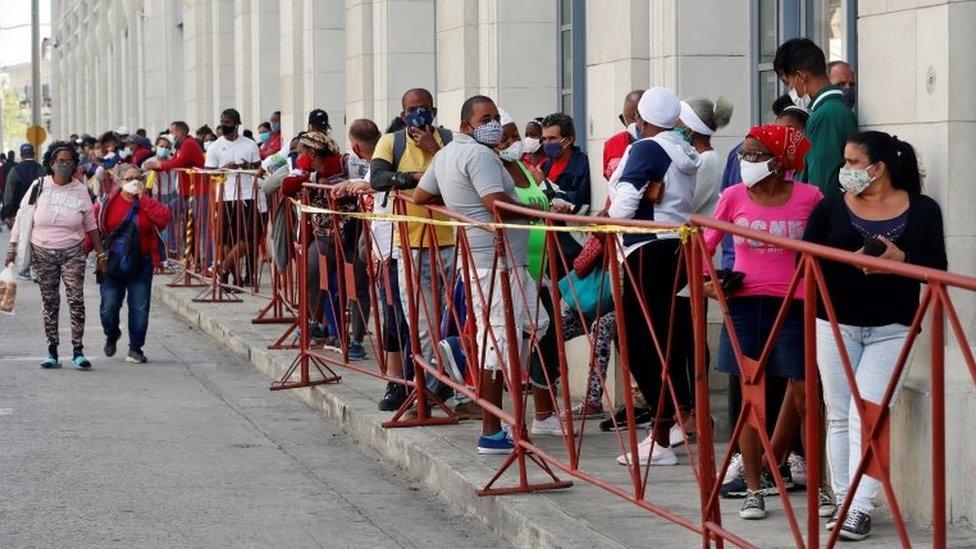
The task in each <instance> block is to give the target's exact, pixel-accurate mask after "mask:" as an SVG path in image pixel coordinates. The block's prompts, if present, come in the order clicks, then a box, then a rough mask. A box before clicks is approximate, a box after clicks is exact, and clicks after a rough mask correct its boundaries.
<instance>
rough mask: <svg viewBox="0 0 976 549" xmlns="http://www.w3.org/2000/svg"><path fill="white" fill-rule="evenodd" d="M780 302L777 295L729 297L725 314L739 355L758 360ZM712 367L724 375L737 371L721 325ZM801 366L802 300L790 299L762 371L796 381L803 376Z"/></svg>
mask: <svg viewBox="0 0 976 549" xmlns="http://www.w3.org/2000/svg"><path fill="white" fill-rule="evenodd" d="M782 304H783V298H780V297H765V296H748V297H734V298H731V299H729V316H730V317H731V318H732V325H733V326H735V333H736V336H737V337H738V338H739V346H740V347H741V349H742V354H744V355H745V356H747V357H750V358H753V359H756V360H759V357H760V355H761V354H762V352H763V348H764V347H765V345H766V340H767V339H768V338H769V333H770V332H771V331H772V329H773V324H774V323H775V322H776V315H777V313H779V308H780V306H781V305H782ZM716 368H717V370H718V371H719V372H723V373H726V374H738V373H739V364H738V362H737V361H736V360H735V353H734V352H733V351H732V344H731V342H730V340H729V334H728V331H727V329H726V327H725V325H724V324H723V325H722V333H721V335H720V336H719V342H718V365H717V366H716ZM803 368H804V367H803V302H802V301H799V300H793V302H792V303H791V304H790V307H789V309H788V310H787V313H786V320H785V321H784V322H783V327H782V328H780V331H779V334H778V335H777V337H776V342H775V343H774V345H773V350H772V353H771V354H770V357H769V362H767V363H766V370H765V371H766V373H767V374H769V375H775V376H780V377H785V378H789V379H796V380H800V379H803V371H804V370H803Z"/></svg>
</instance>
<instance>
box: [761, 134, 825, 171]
mask: <svg viewBox="0 0 976 549" xmlns="http://www.w3.org/2000/svg"><path fill="white" fill-rule="evenodd" d="M746 137H754V138H756V139H758V140H759V142H760V143H762V144H763V146H765V147H766V148H767V149H769V152H771V153H773V156H774V157H776V158H777V159H778V160H779V161H780V164H781V165H782V167H783V170H785V171H801V170H803V166H804V164H803V159H804V158H805V157H806V156H807V152H808V151H809V150H810V142H809V141H807V138H806V137H804V136H803V132H802V131H800V130H798V129H796V128H792V127H790V126H779V125H777V124H763V125H762V126H755V127H754V128H752V129H751V130H749V133H748V134H747V135H746Z"/></svg>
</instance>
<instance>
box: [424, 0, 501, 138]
mask: <svg viewBox="0 0 976 549" xmlns="http://www.w3.org/2000/svg"><path fill="white" fill-rule="evenodd" d="M482 3H483V4H492V9H491V12H492V14H494V12H495V10H494V3H495V2H494V1H493V0H490V1H486V2H482ZM479 14H480V8H479V2H478V0H438V2H437V90H436V94H437V106H438V108H439V109H440V115H439V116H440V122H441V124H443V125H444V126H447V127H449V128H454V129H456V128H457V126H458V122H459V114H460V111H461V104H462V103H464V100H465V99H467V98H468V97H471V96H472V95H475V94H478V93H481V81H482V78H481V76H482V74H481V65H482V63H485V64H487V63H488V62H489V59H487V58H483V57H482V56H481V51H479V43H480V29H479V26H478V18H479ZM492 44H493V46H497V43H495V42H494V41H493V42H492ZM486 53H487V52H486Z"/></svg>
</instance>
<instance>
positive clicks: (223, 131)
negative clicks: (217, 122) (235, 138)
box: [220, 125, 237, 135]
mask: <svg viewBox="0 0 976 549" xmlns="http://www.w3.org/2000/svg"><path fill="white" fill-rule="evenodd" d="M235 131H237V126H229V125H228V126H220V135H231V134H232V133H234V132H235Z"/></svg>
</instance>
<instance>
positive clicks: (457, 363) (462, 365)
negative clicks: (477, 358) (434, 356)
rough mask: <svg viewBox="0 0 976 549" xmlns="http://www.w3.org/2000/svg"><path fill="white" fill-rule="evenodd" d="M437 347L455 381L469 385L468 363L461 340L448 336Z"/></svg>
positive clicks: (446, 368)
mask: <svg viewBox="0 0 976 549" xmlns="http://www.w3.org/2000/svg"><path fill="white" fill-rule="evenodd" d="M437 346H438V347H439V348H440V351H441V357H442V358H443V359H444V361H445V362H446V364H445V370H447V373H448V374H449V375H450V376H451V377H452V378H454V381H457V382H458V383H465V384H467V383H468V381H467V374H468V361H467V357H465V356H464V349H463V348H462V347H461V338H459V337H458V336H448V337H445V338H444V339H442V340H440V341H438V342H437Z"/></svg>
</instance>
